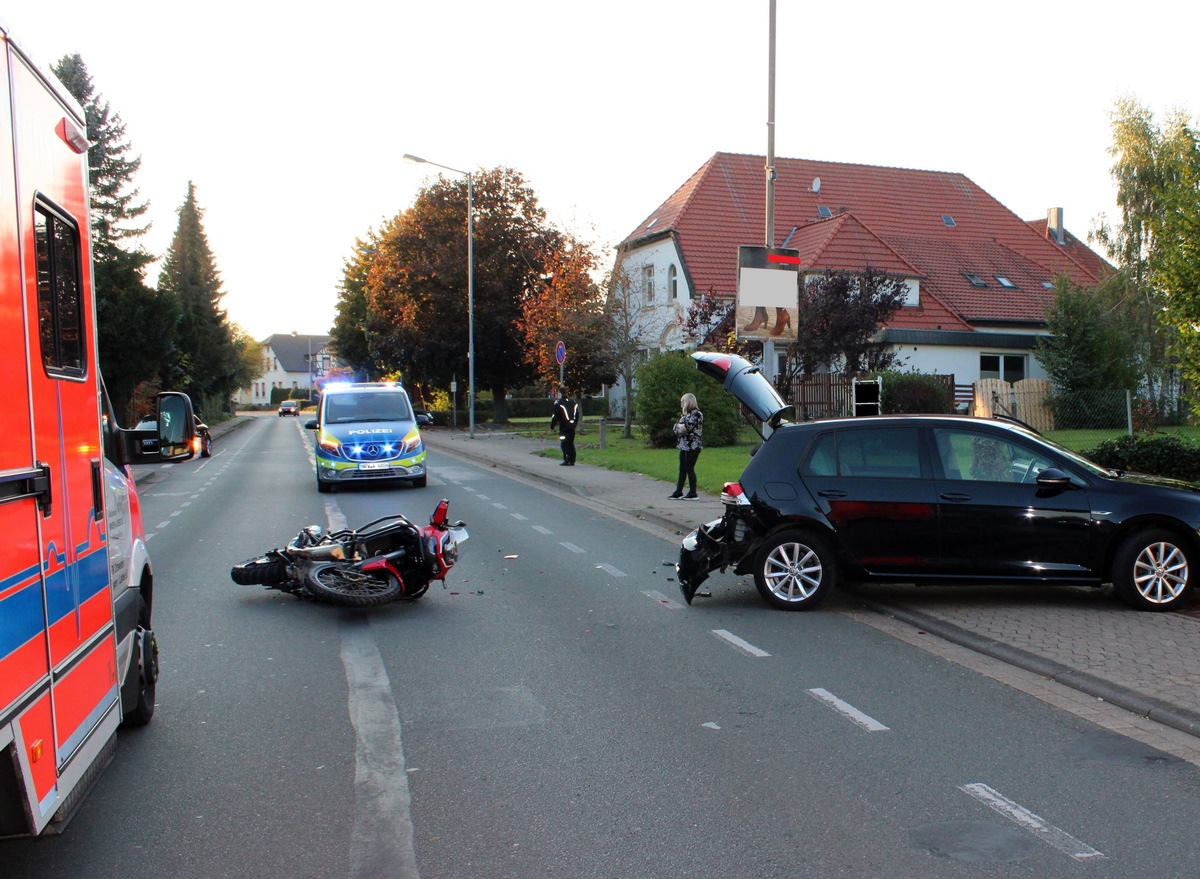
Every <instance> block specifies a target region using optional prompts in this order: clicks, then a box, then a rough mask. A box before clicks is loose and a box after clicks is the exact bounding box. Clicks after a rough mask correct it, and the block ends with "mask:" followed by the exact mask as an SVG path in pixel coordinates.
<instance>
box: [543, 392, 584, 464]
mask: <svg viewBox="0 0 1200 879" xmlns="http://www.w3.org/2000/svg"><path fill="white" fill-rule="evenodd" d="M550 426H551V427H557V428H558V438H559V439H560V440H561V443H560V445H561V446H562V453H563V459H562V466H564V467H574V466H575V428H576V427H578V426H579V404H578V403H576V402H575V401H574V400H572V399H571V398H570V397H568V396H567V392H566V391H559V396H558V402H556V403H555V404H554V416H553V417H552V418H551V419H550Z"/></svg>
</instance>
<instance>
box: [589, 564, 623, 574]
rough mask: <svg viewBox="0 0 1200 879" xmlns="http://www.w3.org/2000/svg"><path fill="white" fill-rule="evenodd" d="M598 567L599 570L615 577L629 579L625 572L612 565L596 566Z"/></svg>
mask: <svg viewBox="0 0 1200 879" xmlns="http://www.w3.org/2000/svg"><path fill="white" fill-rule="evenodd" d="M596 567H597V568H599V569H600V570H602V571H604V572H605V573H608V574H612V575H613V576H614V577H628V576H629V575H628V574H626V573H625V572H624V571H622V570H621V569H620V568H614V567H613V566H612V565H610V564H607V563H605V564H601V565H596Z"/></svg>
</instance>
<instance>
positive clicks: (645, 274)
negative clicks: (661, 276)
mask: <svg viewBox="0 0 1200 879" xmlns="http://www.w3.org/2000/svg"><path fill="white" fill-rule="evenodd" d="M642 293H643V294H645V296H646V301H647V302H653V301H654V266H642Z"/></svg>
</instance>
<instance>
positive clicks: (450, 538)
mask: <svg viewBox="0 0 1200 879" xmlns="http://www.w3.org/2000/svg"><path fill="white" fill-rule="evenodd" d="M441 555H442V562H443V563H444V564H445V565H446V567H450V565H453V564H455V563H456V562H457V561H458V540H457V539H455V537H454V535H453V534H451V533H450V532H449V531H447V532H446V533H445V534H443V535H442V551H441Z"/></svg>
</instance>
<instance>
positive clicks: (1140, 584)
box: [1113, 528, 1192, 611]
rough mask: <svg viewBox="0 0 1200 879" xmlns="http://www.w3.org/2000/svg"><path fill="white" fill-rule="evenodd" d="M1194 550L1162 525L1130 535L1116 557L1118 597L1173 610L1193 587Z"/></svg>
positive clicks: (1147, 607)
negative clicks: (1189, 548)
mask: <svg viewBox="0 0 1200 879" xmlns="http://www.w3.org/2000/svg"><path fill="white" fill-rule="evenodd" d="M1191 585H1192V580H1191V552H1190V550H1188V549H1187V548H1185V547H1184V546H1183V542H1182V541H1181V540H1180V539H1179V536H1178V535H1177V534H1174V533H1173V532H1171V531H1167V530H1165V529H1161V528H1153V529H1150V530H1147V531H1139V532H1138V533H1137V534H1134V535H1133V536H1131V537H1129V538H1127V539H1126V540H1125V542H1124V543H1122V544H1121V547H1120V549H1118V550H1117V554H1116V556H1114V558H1113V587H1114V588H1115V590H1116V593H1117V597H1118V598H1120V599H1121V600H1122V601H1124V602H1125V603H1126V604H1128V605H1129V606H1130V607H1134V608H1137V609H1138V610H1152V611H1163V610H1174V609H1175V608H1177V607H1179V605H1180V604H1182V603H1183V601H1184V599H1186V598H1187V595H1188V593H1189V592H1190V591H1191Z"/></svg>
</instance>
